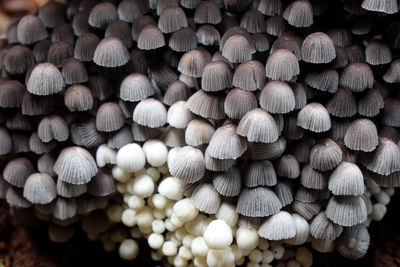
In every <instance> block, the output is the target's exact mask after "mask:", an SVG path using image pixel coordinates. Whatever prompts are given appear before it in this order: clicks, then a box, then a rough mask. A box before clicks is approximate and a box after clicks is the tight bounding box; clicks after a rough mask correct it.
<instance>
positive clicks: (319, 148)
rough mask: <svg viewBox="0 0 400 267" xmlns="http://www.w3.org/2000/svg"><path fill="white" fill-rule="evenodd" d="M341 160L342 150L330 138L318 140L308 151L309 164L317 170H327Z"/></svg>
mask: <svg viewBox="0 0 400 267" xmlns="http://www.w3.org/2000/svg"><path fill="white" fill-rule="evenodd" d="M341 161H342V150H341V149H340V147H339V146H338V144H336V143H335V142H334V141H333V140H332V139H330V138H326V139H322V140H321V141H320V142H318V143H317V144H316V145H315V146H314V147H313V148H312V149H311V153H310V165H311V167H312V168H313V169H316V170H319V171H329V170H332V169H333V168H335V167H336V166H337V165H338V164H339V163H340V162H341Z"/></svg>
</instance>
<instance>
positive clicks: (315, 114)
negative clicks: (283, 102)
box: [297, 102, 331, 133]
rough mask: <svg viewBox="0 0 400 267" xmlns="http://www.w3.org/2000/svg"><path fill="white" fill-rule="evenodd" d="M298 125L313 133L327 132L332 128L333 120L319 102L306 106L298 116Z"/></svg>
mask: <svg viewBox="0 0 400 267" xmlns="http://www.w3.org/2000/svg"><path fill="white" fill-rule="evenodd" d="M297 125H298V126H300V127H301V128H303V129H306V130H310V131H312V132H316V133H320V132H326V131H328V130H329V129H330V128H331V119H330V117H329V113H328V111H327V110H326V109H325V107H324V106H323V105H321V104H319V103H317V102H313V103H309V104H307V105H305V106H304V107H303V108H302V109H301V110H300V112H299V114H298V115H297Z"/></svg>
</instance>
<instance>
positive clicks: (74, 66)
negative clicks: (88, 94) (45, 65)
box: [61, 58, 89, 84]
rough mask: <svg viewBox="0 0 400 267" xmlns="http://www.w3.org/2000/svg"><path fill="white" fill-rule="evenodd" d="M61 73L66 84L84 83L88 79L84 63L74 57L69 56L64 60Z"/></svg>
mask: <svg viewBox="0 0 400 267" xmlns="http://www.w3.org/2000/svg"><path fill="white" fill-rule="evenodd" d="M61 74H62V76H63V77H64V80H65V83H66V84H76V83H85V82H87V81H88V79H89V78H88V74H87V71H86V67H85V65H84V64H83V63H82V62H81V61H79V60H77V59H74V58H69V59H67V60H66V61H65V62H64V65H63V67H62V71H61Z"/></svg>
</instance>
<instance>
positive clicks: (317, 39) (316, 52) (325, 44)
mask: <svg viewBox="0 0 400 267" xmlns="http://www.w3.org/2000/svg"><path fill="white" fill-rule="evenodd" d="M301 57H302V59H303V60H304V61H305V62H308V63H314V64H321V63H329V62H331V61H332V60H334V59H335V58H336V50H335V45H334V44H333V41H332V40H331V38H329V36H328V35H326V34H325V33H323V32H314V33H311V34H310V35H308V36H307V37H306V39H304V41H303V44H302V45H301Z"/></svg>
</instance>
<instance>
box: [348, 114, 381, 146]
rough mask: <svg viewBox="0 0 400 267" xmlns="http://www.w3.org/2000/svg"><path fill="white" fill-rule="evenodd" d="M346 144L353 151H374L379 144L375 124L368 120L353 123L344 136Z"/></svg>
mask: <svg viewBox="0 0 400 267" xmlns="http://www.w3.org/2000/svg"><path fill="white" fill-rule="evenodd" d="M344 144H345V145H346V147H348V148H350V149H352V150H361V151H364V152H371V151H373V150H374V149H375V148H376V146H377V145H378V144H379V137H378V131H377V129H376V126H375V124H374V123H373V122H372V121H370V120H368V119H358V120H355V121H353V122H352V123H351V125H350V126H349V128H348V129H347V131H346V135H345V136H344Z"/></svg>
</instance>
